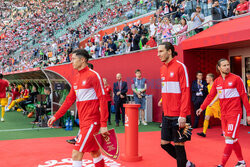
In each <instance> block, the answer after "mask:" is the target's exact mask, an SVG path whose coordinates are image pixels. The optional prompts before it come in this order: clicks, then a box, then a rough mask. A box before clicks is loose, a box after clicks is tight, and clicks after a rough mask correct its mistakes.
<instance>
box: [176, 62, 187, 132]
mask: <svg viewBox="0 0 250 167" xmlns="http://www.w3.org/2000/svg"><path fill="white" fill-rule="evenodd" d="M179 76H180V77H179V81H180V89H181V108H180V116H179V120H178V122H179V126H180V127H181V128H182V127H184V126H185V123H186V117H187V115H188V113H189V112H190V86H189V79H188V73H187V68H186V66H185V65H183V66H182V68H180V70H179Z"/></svg>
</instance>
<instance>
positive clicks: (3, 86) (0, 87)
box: [0, 79, 9, 98]
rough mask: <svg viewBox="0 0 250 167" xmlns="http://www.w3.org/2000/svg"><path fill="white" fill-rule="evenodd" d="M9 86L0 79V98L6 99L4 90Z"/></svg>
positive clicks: (5, 81)
mask: <svg viewBox="0 0 250 167" xmlns="http://www.w3.org/2000/svg"><path fill="white" fill-rule="evenodd" d="M8 86H9V82H8V81H7V80H4V79H0V98H6V88H7V87H8Z"/></svg>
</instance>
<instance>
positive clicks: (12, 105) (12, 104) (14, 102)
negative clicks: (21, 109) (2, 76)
mask: <svg viewBox="0 0 250 167" xmlns="http://www.w3.org/2000/svg"><path fill="white" fill-rule="evenodd" d="M15 104H16V100H13V101H12V102H11V103H10V105H9V107H8V110H10V109H11V108H12V107H14V106H15Z"/></svg>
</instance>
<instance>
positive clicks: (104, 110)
mask: <svg viewBox="0 0 250 167" xmlns="http://www.w3.org/2000/svg"><path fill="white" fill-rule="evenodd" d="M92 83H93V87H94V89H95V92H96V96H97V98H98V99H99V105H100V112H101V113H100V114H101V118H100V122H101V127H104V128H107V121H108V116H109V112H108V102H107V99H106V97H105V91H104V84H103V81H102V79H101V77H100V76H99V74H97V75H96V77H93V82H92Z"/></svg>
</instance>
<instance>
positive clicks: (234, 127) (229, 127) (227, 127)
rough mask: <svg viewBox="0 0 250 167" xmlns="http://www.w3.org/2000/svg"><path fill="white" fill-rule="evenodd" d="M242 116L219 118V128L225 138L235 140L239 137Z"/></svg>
mask: <svg viewBox="0 0 250 167" xmlns="http://www.w3.org/2000/svg"><path fill="white" fill-rule="evenodd" d="M241 117H242V115H241V114H238V115H234V116H231V115H230V116H224V115H223V116H221V126H222V130H223V133H224V135H225V136H227V137H231V138H233V139H235V138H236V139H237V138H238V137H239V127H240V120H241Z"/></svg>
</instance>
